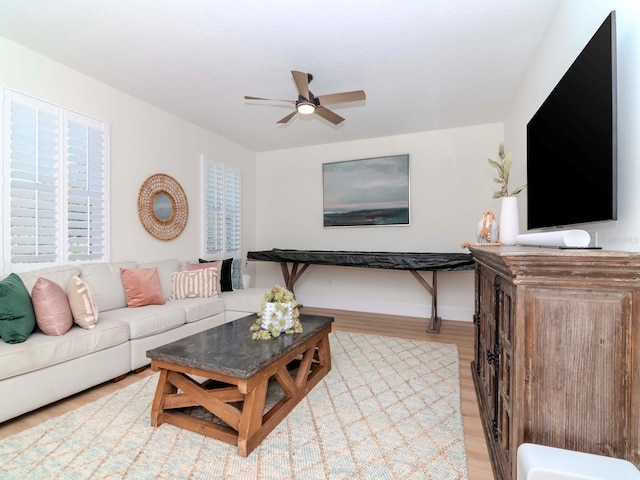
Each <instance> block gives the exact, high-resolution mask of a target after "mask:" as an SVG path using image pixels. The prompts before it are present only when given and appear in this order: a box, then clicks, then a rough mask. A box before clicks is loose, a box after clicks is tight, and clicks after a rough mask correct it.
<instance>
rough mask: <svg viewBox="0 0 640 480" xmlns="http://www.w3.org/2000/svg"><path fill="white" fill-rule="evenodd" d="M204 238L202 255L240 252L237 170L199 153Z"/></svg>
mask: <svg viewBox="0 0 640 480" xmlns="http://www.w3.org/2000/svg"><path fill="white" fill-rule="evenodd" d="M202 172H203V174H202V176H203V204H204V208H203V212H204V217H203V225H202V231H203V237H202V246H201V256H203V257H204V258H207V259H209V258H223V257H224V258H226V257H229V256H235V257H238V256H239V255H240V169H239V168H235V167H231V166H229V165H225V164H224V163H221V162H216V161H214V160H212V159H210V158H208V157H206V156H204V155H203V156H202Z"/></svg>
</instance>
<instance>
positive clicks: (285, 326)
mask: <svg viewBox="0 0 640 480" xmlns="http://www.w3.org/2000/svg"><path fill="white" fill-rule="evenodd" d="M261 318H262V325H261V326H262V328H263V329H265V330H269V328H270V327H271V325H273V326H274V327H275V328H276V329H277V330H279V331H281V332H284V331H285V330H289V329H291V328H292V327H293V305H292V304H291V302H288V303H274V302H267V303H265V305H264V308H263V310H262V315H261Z"/></svg>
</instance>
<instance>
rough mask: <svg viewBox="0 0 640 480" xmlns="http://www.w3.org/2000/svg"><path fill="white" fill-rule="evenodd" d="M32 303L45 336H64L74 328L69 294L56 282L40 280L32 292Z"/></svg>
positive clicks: (42, 278) (41, 278) (45, 279)
mask: <svg viewBox="0 0 640 480" xmlns="http://www.w3.org/2000/svg"><path fill="white" fill-rule="evenodd" d="M31 303H32V304H33V311H34V313H35V314H36V323H37V324H38V328H40V330H41V331H42V333H44V334H45V335H64V334H65V333H67V332H68V331H69V329H70V328H71V327H72V326H73V316H72V315H71V308H70V307H69V300H67V294H66V293H65V291H64V290H63V289H62V287H61V286H60V285H58V284H57V283H56V282H53V281H51V280H49V279H47V278H44V277H40V278H38V280H36V283H34V284H33V289H32V290H31Z"/></svg>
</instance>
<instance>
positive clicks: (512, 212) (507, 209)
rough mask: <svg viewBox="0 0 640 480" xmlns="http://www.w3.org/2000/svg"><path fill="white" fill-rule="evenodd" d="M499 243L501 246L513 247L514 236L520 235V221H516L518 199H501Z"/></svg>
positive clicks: (514, 242)
mask: <svg viewBox="0 0 640 480" xmlns="http://www.w3.org/2000/svg"><path fill="white" fill-rule="evenodd" d="M498 231H499V235H500V243H502V245H515V244H516V236H518V234H519V233H520V221H519V219H518V197H502V205H501V206H500V225H499V230H498Z"/></svg>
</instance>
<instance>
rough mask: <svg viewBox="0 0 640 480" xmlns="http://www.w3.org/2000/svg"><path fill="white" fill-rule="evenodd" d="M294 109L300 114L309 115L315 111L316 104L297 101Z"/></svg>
mask: <svg viewBox="0 0 640 480" xmlns="http://www.w3.org/2000/svg"><path fill="white" fill-rule="evenodd" d="M296 110H298V113H301V114H302V115H310V114H312V113H313V112H315V111H316V106H315V104H314V103H312V102H298V103H297V104H296Z"/></svg>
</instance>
